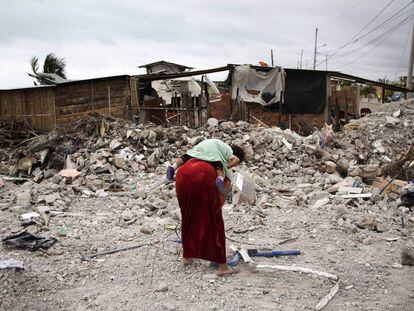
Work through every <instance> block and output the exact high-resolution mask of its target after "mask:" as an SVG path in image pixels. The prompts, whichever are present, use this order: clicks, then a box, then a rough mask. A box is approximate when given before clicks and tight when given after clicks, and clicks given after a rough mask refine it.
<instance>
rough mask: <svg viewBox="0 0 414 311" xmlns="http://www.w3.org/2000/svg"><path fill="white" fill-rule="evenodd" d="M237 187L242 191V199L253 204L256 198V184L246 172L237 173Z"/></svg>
mask: <svg viewBox="0 0 414 311" xmlns="http://www.w3.org/2000/svg"><path fill="white" fill-rule="evenodd" d="M234 184H235V187H236V189H237V190H238V191H239V192H240V200H241V202H239V203H242V202H243V201H247V202H248V203H250V204H253V203H254V201H255V200H256V185H255V183H254V181H253V179H251V178H250V177H249V176H248V175H247V174H246V173H241V172H239V173H237V174H236V178H235V183H234Z"/></svg>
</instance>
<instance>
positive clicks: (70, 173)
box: [59, 169, 82, 181]
mask: <svg viewBox="0 0 414 311" xmlns="http://www.w3.org/2000/svg"><path fill="white" fill-rule="evenodd" d="M81 174H82V173H81V172H79V171H77V170H76V169H64V170H61V171H60V172H59V176H61V177H63V178H66V179H67V180H69V181H72V180H74V179H76V178H77V177H79V176H80V175H81Z"/></svg>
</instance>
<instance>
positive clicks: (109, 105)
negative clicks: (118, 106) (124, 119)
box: [107, 85, 111, 116]
mask: <svg viewBox="0 0 414 311" xmlns="http://www.w3.org/2000/svg"><path fill="white" fill-rule="evenodd" d="M107 87H108V109H109V116H111V87H110V86H109V85H108V86H107Z"/></svg>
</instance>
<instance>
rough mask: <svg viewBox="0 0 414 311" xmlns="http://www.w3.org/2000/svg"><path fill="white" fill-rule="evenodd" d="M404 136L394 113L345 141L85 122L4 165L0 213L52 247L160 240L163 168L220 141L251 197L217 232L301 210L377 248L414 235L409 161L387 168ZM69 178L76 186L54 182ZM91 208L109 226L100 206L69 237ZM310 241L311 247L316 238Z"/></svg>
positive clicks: (169, 204)
mask: <svg viewBox="0 0 414 311" xmlns="http://www.w3.org/2000/svg"><path fill="white" fill-rule="evenodd" d="M413 125H414V109H411V108H406V107H405V106H403V105H398V104H389V105H384V107H383V109H382V111H380V112H376V113H373V114H370V115H368V116H366V117H364V118H361V119H358V120H352V121H351V122H350V125H349V126H347V125H345V126H344V130H343V132H338V133H328V134H329V135H326V133H323V130H321V131H315V133H314V134H313V135H310V136H308V137H302V136H300V135H298V134H297V133H295V132H293V131H291V130H288V129H287V130H282V129H280V128H277V127H275V128H263V127H255V126H253V125H251V124H248V123H246V122H243V121H239V122H232V121H225V122H219V121H218V120H217V119H209V120H208V123H207V124H206V125H205V126H202V127H200V128H197V129H189V128H187V127H185V126H180V127H179V126H173V127H162V126H155V125H151V124H150V125H136V124H132V123H130V122H127V121H124V120H115V119H112V118H103V117H100V116H90V117H89V118H86V119H84V120H79V121H78V122H77V123H75V124H72V125H71V126H69V127H68V128H69V129H70V130H68V129H66V130H65V131H64V130H62V129H57V130H56V131H53V132H51V133H49V134H45V135H39V136H38V137H37V138H36V139H32V140H31V141H30V142H28V144H27V145H22V146H20V147H18V148H16V149H13V150H9V151H10V152H6V153H4V154H3V153H2V154H3V156H2V158H1V159H0V160H1V168H0V170H1V171H0V179H2V180H4V181H5V186H4V187H2V188H1V189H0V210H1V211H9V212H10V213H12V214H13V215H15V216H16V218H18V216H19V215H22V216H23V215H27V214H28V213H29V214H28V215H29V216H30V217H29V216H26V217H29V219H25V221H26V222H27V223H28V225H29V226H28V227H26V228H27V230H28V231H29V232H33V233H45V232H48V234H51V235H54V236H56V237H58V238H59V239H66V240H68V239H74V240H78V239H81V236H82V233H83V234H85V231H87V230H88V228H89V226H90V227H91V228H92V227H93V226H94V225H95V224H96V223H101V222H103V223H104V226H105V228H106V227H117V228H118V229H117V230H128V228H131V227H133V226H136V227H134V228H136V229H135V231H137V232H139V233H138V234H141V237H142V236H143V237H146V238H150V237H151V236H154V235H157V234H159V233H160V232H163V231H164V226H165V225H168V224H175V223H179V220H180V217H181V215H180V210H179V206H178V201H177V199H176V195H175V188H174V184H172V183H167V182H166V180H165V171H166V168H167V165H168V164H169V163H171V162H172V161H173V160H174V159H176V158H177V157H178V156H180V155H181V154H183V153H185V152H186V150H188V149H189V148H191V147H192V146H194V145H196V144H197V143H199V142H200V141H201V140H203V139H206V138H218V139H221V140H223V141H224V142H226V143H229V144H232V143H236V144H239V145H241V146H243V148H244V149H245V152H246V162H245V163H243V164H242V165H240V166H239V167H237V168H236V171H237V172H240V173H241V174H245V175H246V176H247V177H246V178H248V180H249V182H251V183H250V184H251V185H254V187H255V196H254V197H253V196H252V197H251V198H249V199H248V200H246V199H243V197H242V196H243V195H242V194H240V192H242V189H237V187H236V186H235V187H234V191H235V192H236V195H235V197H234V199H233V205H232V210H231V212H229V213H230V216H229V219H228V222H226V226H228V227H229V228H230V229H229V230H230V232H232V233H236V234H244V233H248V232H251V231H255V230H257V228H272V225H271V224H272V219H269V216H268V215H270V214H271V213H272V210H279V211H281V212H282V213H283V214H285V215H286V217H292V216H291V214H292V213H295V211H296V209H297V207H298V206H305V207H306V213H310V214H313V215H325V214H328V213H329V212H330V211H332V219H330V220H329V221H330V224H331V226H333V227H334V228H337V230H339V231H341V232H345V233H346V234H347V235H349V236H350V237H351V236H356V235H358V239H359V240H360V241H361V243H362V244H363V245H370V244H375V243H379V242H378V238H377V235H380V234H382V233H384V234H386V233H387V232H393V234H394V235H395V232H396V230H395V229H394V228H396V227H398V228H400V227H401V226H402V225H404V226H405V227H404V228H405V229H404V230H412V229H413V227H414V217H413V210H412V208H411V207H409V206H400V203H401V202H400V196H401V194H402V186H403V185H406V184H407V182H406V181H407V180H412V179H413V178H414V172H413V170H412V161H413V160H414V158H413V159H410V161H405V162H404V163H403V164H402V165H401V167H398V168H395V167H393V164H394V163H395V162H396V161H398V160H399V159H401V158H402V155H404V154H405V153H406V152H407V151H408V149H409V147H410V146H411V145H412V142H413V138H414V130H413V128H414V127H413ZM328 131H329V129H328ZM328 138H329V139H328ZM6 155H7V156H6ZM68 166H69V167H71V168H70V169H75V170H76V171H77V172H79V173H80V174H79V176H77V177H74V178H69V177H64V176H61V175H59V172H61V170H63V169H65V168H66V169H68ZM7 178H10V179H9V180H8V179H7ZM12 178H15V180H13V179H12ZM392 178H394V179H395V180H391V179H392ZM397 181H399V182H397ZM388 183H389V184H388ZM252 187H253V186H252ZM385 187H387V188H385ZM355 189H362V190H355ZM343 191H345V192H343ZM361 194H371V195H370V197H359V195H361ZM343 195H345V197H344V196H343ZM347 195H348V196H349V195H350V196H351V198H348V197H347ZM352 196H354V197H352ZM91 199H95V200H97V201H98V202H105V203H106V204H108V205H109V207H110V211H111V212H112V213H114V215H115V217H111V216H110V215H111V214H108V212H107V211H106V212H102V213H101V214H100V210H99V206H94V208H95V209H96V211H95V212H94V216H93V218H90V219H88V220H87V221H86V220H85V219H80V220H79V222H80V223H82V224H83V226H81V225H78V226H75V225H74V226H73V227H70V226H69V227H68V226H67V225H66V224H65V222H67V221H65V217H64V215H65V216H67V217H77V216H76V213H77V212H78V211H73V210H72V209H73V205H74V204H77V203H78V202H79V200H84V201H85V202H89V201H88V200H91ZM225 208H226V207H225ZM226 211H227V210H226ZM32 212H33V213H36V214H37V215H36V214H30V213H32ZM44 214H47V215H49V217H50V218H51V219H50V223H46V221H45V219H44V217H43V216H42V215H44ZM70 215H72V216H70ZM236 215H239V216H236ZM84 217H85V216H84ZM401 219H404V221H403V223H401V222H402V221H401ZM285 223H287V227H289V226H292V227H293V225H294V224H297V223H300V226H303V227H305V228H306V227H307V226H308V224H307V220H306V217H304V218H303V219H294V217H293V218H288V220H285ZM290 223H291V224H290ZM271 231H272V230H270V232H271ZM317 231H318V228H315V230H314V231H313V232H312V233H310V234H309V238H310V239H313V238H315V237H316V236H317V235H318V232H317ZM408 232H412V231H408ZM4 234H6V232H3V235H4ZM94 234H97V235H98V234H99V232H94ZM407 234H408V235H409V234H410V233H407ZM122 238H123V239H125V240H128V239H131V238H130V237H128V236H126V237H122ZM92 244H93V245H92ZM92 244H91V245H87V246H86V245H83V246H82V247H83V250H84V251H88V252H95V251H98V252H99V251H103V250H105V249H103V248H102V244H103V243H97V242H95V243H92ZM63 245H64V244H63ZM60 247H62V248H63V246H60ZM56 248H57V251H60V249H59V246H56ZM399 251H400V252H401V251H402V250H401V249H400V250H399ZM410 256H411V257H410ZM402 258H403V260H402V263H401V264H402V265H406V264H410V262H411V263H412V261H410V260H412V252H410V251H407V250H404V251H403V255H402ZM410 258H411V259H410ZM201 280H202V281H203V282H204V283H212V282H213V283H214V282H216V277H215V276H214V275H211V274H206V275H204V276H202V277H201ZM212 280H213V281H212ZM350 288H351V287H350ZM154 291H155V292H157V293H168V292H169V291H170V287H169V286H168V284H167V283H164V282H161V283H160V284H159V286H157V287H156V289H155V290H154Z"/></svg>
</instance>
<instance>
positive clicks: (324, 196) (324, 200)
mask: <svg viewBox="0 0 414 311" xmlns="http://www.w3.org/2000/svg"><path fill="white" fill-rule="evenodd" d="M329 201H330V200H329V193H327V192H319V193H317V194H315V195H314V196H313V198H312V200H311V201H310V202H309V205H310V207H311V208H313V209H318V208H321V207H322V206H324V205H326V204H328V203H329Z"/></svg>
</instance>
